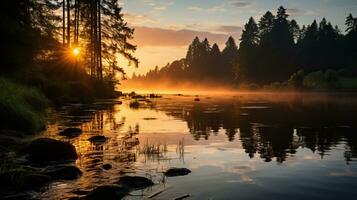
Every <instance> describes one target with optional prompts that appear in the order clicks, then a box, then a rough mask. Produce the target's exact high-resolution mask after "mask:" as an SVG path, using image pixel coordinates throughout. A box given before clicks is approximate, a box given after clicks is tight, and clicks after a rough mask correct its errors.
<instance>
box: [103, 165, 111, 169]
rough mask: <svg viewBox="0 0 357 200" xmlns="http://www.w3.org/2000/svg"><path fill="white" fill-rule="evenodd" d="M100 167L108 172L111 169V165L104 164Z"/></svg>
mask: <svg viewBox="0 0 357 200" xmlns="http://www.w3.org/2000/svg"><path fill="white" fill-rule="evenodd" d="M102 167H103V169H105V170H110V169H111V168H112V165H111V164H104V165H103V166H102Z"/></svg>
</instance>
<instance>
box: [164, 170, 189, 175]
mask: <svg viewBox="0 0 357 200" xmlns="http://www.w3.org/2000/svg"><path fill="white" fill-rule="evenodd" d="M189 173H191V170H189V169H187V168H170V169H168V170H167V171H166V172H164V174H165V176H167V177H174V176H186V175H187V174H189Z"/></svg>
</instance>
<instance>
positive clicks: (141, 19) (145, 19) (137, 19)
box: [124, 13, 159, 26]
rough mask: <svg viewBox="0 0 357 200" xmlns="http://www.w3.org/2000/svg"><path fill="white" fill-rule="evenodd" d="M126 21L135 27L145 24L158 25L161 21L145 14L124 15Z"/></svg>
mask: <svg viewBox="0 0 357 200" xmlns="http://www.w3.org/2000/svg"><path fill="white" fill-rule="evenodd" d="M124 19H125V20H126V21H127V22H128V23H129V24H131V25H133V26H141V25H143V24H158V23H159V21H158V20H156V19H153V18H151V17H149V16H148V15H144V14H136V13H124Z"/></svg>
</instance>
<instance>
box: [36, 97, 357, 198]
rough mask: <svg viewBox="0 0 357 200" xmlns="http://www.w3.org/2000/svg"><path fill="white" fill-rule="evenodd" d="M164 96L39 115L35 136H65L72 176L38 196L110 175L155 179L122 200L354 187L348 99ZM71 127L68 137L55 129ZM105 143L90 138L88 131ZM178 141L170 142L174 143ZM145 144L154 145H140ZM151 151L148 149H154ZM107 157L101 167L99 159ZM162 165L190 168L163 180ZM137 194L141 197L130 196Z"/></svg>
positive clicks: (317, 192)
mask: <svg viewBox="0 0 357 200" xmlns="http://www.w3.org/2000/svg"><path fill="white" fill-rule="evenodd" d="M194 98H195V97H194V96H174V95H165V96H164V97H163V98H158V99H150V101H152V102H153V106H151V107H144V108H139V109H131V108H130V107H129V103H130V100H129V99H121V100H122V101H123V104H118V103H117V102H116V101H114V102H110V101H109V102H98V103H96V104H92V105H69V106H66V107H63V108H61V109H60V110H59V111H58V112H54V113H53V114H52V115H51V116H50V117H49V122H50V125H49V128H48V131H46V133H44V134H45V136H48V137H53V138H56V139H61V140H64V141H69V142H71V143H72V144H73V145H74V146H75V147H76V149H77V152H78V154H79V159H78V160H77V161H76V163H75V164H76V165H77V166H78V167H79V168H80V169H81V170H82V171H83V175H82V177H81V178H79V179H78V180H75V181H62V182H56V183H54V184H53V185H52V187H51V188H50V189H49V190H47V191H45V192H44V193H41V194H39V197H42V198H54V199H61V198H69V197H74V196H78V195H79V196H81V195H80V194H81V192H86V191H90V190H92V189H93V188H95V187H97V186H99V185H106V184H111V183H115V182H116V181H117V180H118V179H119V177H120V176H122V175H125V174H137V175H141V176H146V177H149V178H151V179H153V181H154V182H155V183H156V185H155V186H154V187H152V188H149V189H146V190H143V191H136V192H133V193H131V194H133V195H132V196H128V197H126V198H127V199H142V198H143V197H148V196H150V194H153V193H155V192H157V191H161V190H164V192H162V193H160V194H159V195H157V196H156V197H155V199H172V198H176V197H180V196H183V195H186V194H189V195H190V196H191V197H190V199H237V198H240V199H261V198H262V197H263V196H264V198H265V199H287V198H288V199H302V198H304V199H306V198H312V197H313V198H315V199H334V198H335V197H337V196H338V195H340V196H341V195H342V196H343V199H354V198H353V197H356V195H357V191H356V190H355V189H354V188H356V186H357V176H356V174H357V164H356V163H355V160H356V158H357V136H356V134H355V133H356V129H355V128H356V127H355V126H356V125H357V123H356V121H357V118H356V117H355V116H354V115H355V113H356V111H357V101H356V100H357V98H355V97H354V96H345V95H344V96H342V95H341V96H329V95H304V96H299V95H296V94H289V95H285V96H284V95H276V94H266V95H236V96H228V97H224V98H223V97H219V96H210V97H208V96H200V99H201V100H200V102H195V101H194ZM72 126H77V127H80V128H82V130H83V131H84V133H83V134H82V135H81V136H79V137H78V138H71V139H70V138H63V137H61V136H58V132H59V130H60V129H63V128H65V127H72ZM94 135H103V136H105V137H107V138H108V141H107V142H105V143H103V144H92V143H90V142H89V141H88V139H89V138H90V137H91V136H94ZM179 144H180V145H179ZM149 147H155V148H157V149H158V151H147V149H148V148H149ZM155 148H154V149H155ZM107 163H109V164H111V165H112V166H113V167H112V169H110V170H104V169H103V168H102V165H103V164H107ZM169 167H187V168H189V169H190V170H192V173H191V174H189V175H187V176H183V177H174V178H165V177H164V176H163V174H162V172H163V171H165V170H166V169H168V168H169ZM136 195H144V196H136Z"/></svg>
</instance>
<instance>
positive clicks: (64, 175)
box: [44, 166, 82, 180]
mask: <svg viewBox="0 0 357 200" xmlns="http://www.w3.org/2000/svg"><path fill="white" fill-rule="evenodd" d="M44 174H45V175H47V176H50V177H51V178H52V179H53V180H74V179H76V178H78V177H80V176H81V175H82V172H81V170H80V169H78V168H77V167H75V166H59V167H56V168H55V169H51V170H48V171H46V172H45V173H44Z"/></svg>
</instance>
